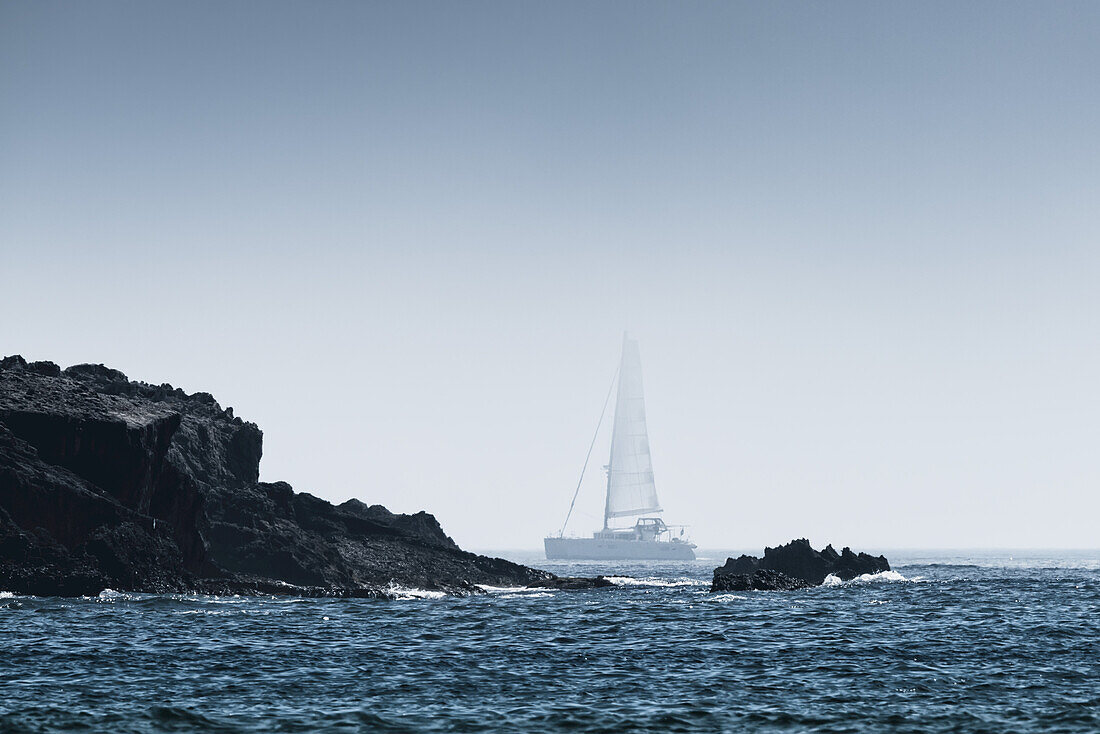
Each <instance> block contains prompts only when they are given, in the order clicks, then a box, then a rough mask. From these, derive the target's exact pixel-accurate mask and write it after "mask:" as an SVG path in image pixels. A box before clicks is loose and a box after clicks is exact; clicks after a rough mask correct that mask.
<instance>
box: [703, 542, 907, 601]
mask: <svg viewBox="0 0 1100 734" xmlns="http://www.w3.org/2000/svg"><path fill="white" fill-rule="evenodd" d="M889 570H890V562H889V561H887V560H886V556H871V555H868V554H866V553H858V554H857V553H853V552H852V549H851V548H844V549H843V550H842V551H841V552H840V553H837V552H836V550H835V549H834V548H833V546H831V545H828V546H826V547H825V550H822V551H816V550H814V549H813V548H812V547H811V546H810V541H808V540H806V539H805V538H800V539H798V540H792V541H791V542H790V543H787V544H786V545H781V546H779V547H778V548H765V549H764V557H763V558H757V557H756V556H741V557H740V558H728V559H726V564H725V565H724V566H719V567H718V568H716V569H714V580H713V581H712V582H711V585H710V590H711V591H712V592H715V591H792V590H794V589H804V588H807V587H809V586H819V585H820V584H821V583H822V582H823V581H825V577H826V576H830V575H832V576H836V577H837V578H839V579H841V580H842V581H848V580H850V579H854V578H855V577H857V576H861V575H863V574H865V573H868V574H873V573H881V572H882V571H889Z"/></svg>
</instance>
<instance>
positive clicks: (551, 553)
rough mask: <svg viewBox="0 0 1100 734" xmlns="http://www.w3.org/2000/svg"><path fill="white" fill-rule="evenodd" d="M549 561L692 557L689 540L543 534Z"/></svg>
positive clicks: (693, 557) (671, 559)
mask: <svg viewBox="0 0 1100 734" xmlns="http://www.w3.org/2000/svg"><path fill="white" fill-rule="evenodd" d="M543 544H544V545H545V547H546V558H547V560H550V561H694V560H695V551H694V550H692V549H693V548H694V546H693V545H691V544H689V543H670V542H668V541H659V540H633V539H630V540H618V539H612V538H546V539H545V540H543Z"/></svg>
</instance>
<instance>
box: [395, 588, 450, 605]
mask: <svg viewBox="0 0 1100 734" xmlns="http://www.w3.org/2000/svg"><path fill="white" fill-rule="evenodd" d="M385 592H386V593H387V594H389V595H390V596H392V597H393V598H394V599H398V600H401V601H408V600H411V599H442V598H444V597H446V596H447V594H446V592H443V591H428V590H427V589H411V588H409V587H407V586H398V585H397V584H390V585H389V586H387V587H386V588H385Z"/></svg>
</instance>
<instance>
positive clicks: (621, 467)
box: [543, 334, 695, 561]
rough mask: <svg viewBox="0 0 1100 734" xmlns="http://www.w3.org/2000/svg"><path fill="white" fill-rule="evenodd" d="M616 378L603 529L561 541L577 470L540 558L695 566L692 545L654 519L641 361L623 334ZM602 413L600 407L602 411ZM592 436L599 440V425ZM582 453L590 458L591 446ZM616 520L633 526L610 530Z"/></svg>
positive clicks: (656, 509) (633, 343) (631, 341)
mask: <svg viewBox="0 0 1100 734" xmlns="http://www.w3.org/2000/svg"><path fill="white" fill-rule="evenodd" d="M617 377H618V390H617V391H616V395H615V418H614V421H613V424H612V430H611V456H610V459H609V460H608V462H607V465H606V466H605V467H604V470H605V471H606V472H607V498H606V499H605V501H604V512H603V529H602V530H597V531H596V532H594V533H592V537H591V538H569V537H565V526H566V525H567V524H568V523H569V517H570V516H571V515H572V513H573V505H574V504H576V501H577V492H579V491H580V486H581V482H583V481H584V469H583V468H582V469H581V481H579V482H577V490H576V491H575V492H574V493H573V504H571V505H570V506H569V514H568V515H566V518H565V524H563V525H562V529H561V531H560V532H559V533H558V534H557V535H555V536H550V537H548V538H546V539H545V540H544V541H543V543H544V545H545V547H546V557H547V559H550V560H600V561H605V560H606V561H620V560H622V561H625V560H653V561H691V560H695V552H694V549H695V544H694V543H691V542H689V541H687V540H685V539H684V537H683V534H684V528H683V526H668V525H666V524H665V522H664V520H662V519H661V518H660V517H659V516H657V513H661V512H663V510H662V509H661V505H660V503H659V502H658V501H657V486H656V484H655V483H654V481H653V463H652V460H651V459H650V455H649V432H648V430H647V428H646V419H645V397H644V395H643V393H642V358H641V353H640V352H639V350H638V342H637V341H636V340H634V339H630V338H628V337H627V336H626V335H625V334H624V335H623V351H622V357H621V358H620V360H619V371H618V373H617ZM610 396H611V395H610V390H609V391H608V397H609V398H610ZM606 408H607V404H606V401H605V403H604V410H605V411H606ZM602 423H603V416H602V415H601V416H600V424H602ZM596 433H597V435H598V434H599V425H597V427H596ZM595 442H596V437H595V436H593V437H592V445H595ZM588 452H589V456H591V454H592V447H591V446H589V449H588ZM584 465H585V468H587V466H588V458H585V464H584ZM619 518H637V520H636V522H635V523H634V525H633V527H612V520H617V519H619ZM674 527H679V529H680V533H679V534H678V535H677V534H676V533H674V532H673V528H674Z"/></svg>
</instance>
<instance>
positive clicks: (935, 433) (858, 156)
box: [0, 0, 1100, 548]
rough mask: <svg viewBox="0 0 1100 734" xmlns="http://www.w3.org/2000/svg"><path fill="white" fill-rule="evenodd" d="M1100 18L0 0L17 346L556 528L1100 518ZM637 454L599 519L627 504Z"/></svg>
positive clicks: (744, 528)
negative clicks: (625, 361)
mask: <svg viewBox="0 0 1100 734" xmlns="http://www.w3.org/2000/svg"><path fill="white" fill-rule="evenodd" d="M1098 69H1100V4H1096V3H1091V2H1089V3H1070V2H1059V3H1041V2H1035V3H1028V4H1016V3H1009V2H993V3H965V4H960V3H955V2H949V3H928V2H922V3H909V4H901V3H881V2H871V3H843V4H834V3H816V2H815V3H719V2H697V3H692V2H664V3H618V2H587V3H567V2H546V3H533V2H513V1H511V0H509V1H507V2H499V3H449V2H448V3H439V4H428V3H415V2H414V3H409V2H392V3H373V4H370V3H362V2H354V3H335V2H330V3H300V2H295V3H276V2H256V3H221V2H216V3H174V4H169V3H146V2H137V3H104V2H91V3H83V2H71V3H60V4H59V3H49V2H10V1H8V0H3V1H2V2H0V352H2V353H4V354H9V353H22V354H23V355H25V356H26V357H28V358H31V359H51V360H54V361H56V362H59V363H61V364H63V365H68V364H72V363H76V362H87V361H93V362H104V363H106V364H108V365H110V366H113V367H116V368H119V369H121V370H122V371H124V372H126V373H127V374H128V375H129V376H130V377H132V378H139V379H144V380H147V381H150V382H156V383H160V382H171V383H173V384H175V385H178V386H180V387H183V388H184V389H186V390H188V391H196V390H206V391H210V392H212V393H214V395H215V396H216V397H217V398H218V399H219V400H220V401H221V403H222V405H225V406H233V407H234V409H235V410H236V412H237V414H238V415H241V416H243V417H245V418H247V419H250V420H253V421H255V422H257V423H258V424H259V425H260V427H261V428H262V429H263V430H264V435H265V441H264V454H265V456H264V460H263V464H262V468H261V471H262V476H263V478H264V479H267V480H276V479H283V480H286V481H289V482H290V483H291V484H293V485H294V487H295V488H296V489H298V490H300V491H308V492H312V493H314V494H316V495H319V496H321V497H324V498H327V499H331V500H334V501H342V500H344V499H347V498H348V497H358V498H360V499H362V500H363V501H365V502H368V503H375V502H378V503H382V504H385V505H386V506H388V507H390V508H391V509H394V510H398V511H406V512H408V511H416V510H419V509H427V510H429V511H431V512H433V513H435V514H436V515H437V516H438V517H439V519H440V521H441V522H442V523H443V526H444V528H445V529H446V530H447V531H448V532H449V533H450V534H451V535H452V537H454V538H455V540H457V541H458V542H459V543H460V544H462V545H463V546H466V547H472V548H494V547H495V548H535V547H539V546H541V542H542V540H541V539H542V536H543V535H544V534H545V533H547V532H550V531H553V530H556V529H557V528H558V526H559V525H560V523H561V521H562V519H563V518H564V515H565V512H566V510H567V508H568V504H569V499H570V495H571V494H572V491H573V487H574V485H575V483H576V480H577V475H578V472H579V471H580V467H581V463H582V461H583V460H584V453H585V450H586V449H587V447H588V442H589V440H590V439H591V435H592V430H593V429H594V427H595V423H596V419H597V418H598V416H599V409H600V405H601V403H602V401H603V397H604V395H605V393H606V390H607V387H608V383H609V381H610V379H611V376H612V374H613V372H614V370H615V366H616V363H617V360H618V349H619V344H620V339H621V334H622V331H623V329H624V328H628V329H629V330H630V332H631V334H632V335H633V336H636V337H637V338H638V339H639V340H640V343H641V352H642V362H643V365H644V370H645V386H646V391H647V399H648V411H649V423H650V438H651V445H652V451H653V462H654V470H655V474H656V479H657V489H658V492H659V494H660V497H661V501H662V504H663V505H664V507H665V509H666V512H665V519H666V520H667V521H669V522H676V523H686V524H688V525H690V526H691V528H692V529H691V531H690V532H691V533H692V535H693V536H694V538H695V539H696V540H697V541H698V542H699V543H700V544H701V545H703V546H711V547H716V546H717V547H738V548H741V547H744V548H752V547H760V546H763V545H764V544H771V545H774V544H777V543H780V542H784V541H786V540H788V539H790V538H792V537H796V536H808V537H809V538H810V539H811V540H812V541H814V542H815V543H825V542H830V541H831V542H835V543H841V544H851V545H853V546H858V547H871V548H875V547H878V548H890V547H899V546H910V547H944V546H954V547H969V546H1002V547H1003V546H1013V547H1024V546H1047V547H1055V546H1076V547H1096V546H1097V545H1100V532H1098V530H1097V528H1098V527H1100V494H1098V488H1100V450H1098V446H1100V384H1098V376H1100V332H1098V316H1100V292H1098V284H1100V73H1098V71H1097V70H1098ZM608 443H609V440H608V437H607V435H606V433H605V435H604V437H603V438H601V440H600V442H599V443H598V444H597V448H596V454H595V456H594V459H593V465H594V469H595V471H591V472H590V474H589V479H588V481H586V483H585V486H584V488H583V489H582V491H581V498H580V500H579V501H578V508H579V512H578V514H577V515H575V519H574V521H573V522H572V523H571V528H572V529H574V530H576V531H577V532H579V533H580V532H584V533H587V532H589V531H591V530H593V529H595V528H596V527H597V526H598V525H599V524H600V515H601V511H602V506H603V477H602V474H601V472H600V471H599V467H600V465H602V464H603V463H606V451H607V446H608Z"/></svg>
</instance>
